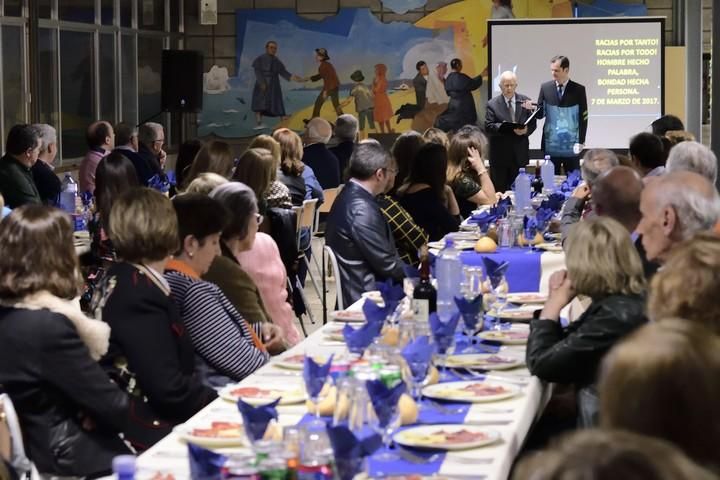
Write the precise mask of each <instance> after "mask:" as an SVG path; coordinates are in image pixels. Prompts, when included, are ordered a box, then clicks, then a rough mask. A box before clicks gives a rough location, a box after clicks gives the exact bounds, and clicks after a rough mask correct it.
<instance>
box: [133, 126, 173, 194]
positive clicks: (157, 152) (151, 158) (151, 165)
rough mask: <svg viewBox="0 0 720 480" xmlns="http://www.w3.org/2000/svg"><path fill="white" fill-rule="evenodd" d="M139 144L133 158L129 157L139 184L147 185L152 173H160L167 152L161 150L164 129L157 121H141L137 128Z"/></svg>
mask: <svg viewBox="0 0 720 480" xmlns="http://www.w3.org/2000/svg"><path fill="white" fill-rule="evenodd" d="M138 140H139V141H140V146H139V148H138V155H137V156H136V157H135V159H133V158H131V157H128V158H130V160H131V161H132V162H133V165H134V166H135V171H136V172H137V176H138V181H139V182H140V185H147V184H148V181H149V180H150V179H151V178H152V177H153V176H154V175H162V173H163V166H164V165H165V159H166V158H167V154H166V153H165V150H163V148H162V147H163V145H165V130H164V129H163V126H162V125H160V124H159V123H153V122H148V123H143V124H142V125H140V129H139V130H138Z"/></svg>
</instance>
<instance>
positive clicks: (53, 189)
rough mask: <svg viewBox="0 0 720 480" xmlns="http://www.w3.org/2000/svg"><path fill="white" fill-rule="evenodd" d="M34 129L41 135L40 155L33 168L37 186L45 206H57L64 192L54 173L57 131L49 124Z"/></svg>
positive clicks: (36, 125) (41, 124)
mask: <svg viewBox="0 0 720 480" xmlns="http://www.w3.org/2000/svg"><path fill="white" fill-rule="evenodd" d="M33 127H34V128H35V129H36V130H37V131H38V132H39V133H40V155H38V159H37V162H35V165H33V166H32V168H31V171H32V175H33V179H34V180H35V186H36V187H37V189H38V193H40V199H41V200H42V202H43V203H44V204H46V205H53V206H57V205H58V202H59V200H60V190H62V182H60V178H59V177H58V176H57V175H56V174H55V172H54V171H53V170H54V168H53V162H54V161H55V157H56V156H57V151H58V148H57V131H56V130H55V128H53V127H51V126H50V125H48V124H47V123H38V124H35V125H33Z"/></svg>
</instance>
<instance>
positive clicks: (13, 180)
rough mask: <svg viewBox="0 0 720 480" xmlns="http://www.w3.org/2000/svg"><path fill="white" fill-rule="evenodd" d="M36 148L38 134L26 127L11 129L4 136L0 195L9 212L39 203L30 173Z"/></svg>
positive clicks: (37, 150) (36, 153) (37, 146)
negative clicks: (9, 209) (28, 204)
mask: <svg viewBox="0 0 720 480" xmlns="http://www.w3.org/2000/svg"><path fill="white" fill-rule="evenodd" d="M40 147H41V142H40V132H38V131H37V129H35V128H34V127H32V126H30V125H26V124H20V125H15V126H14V127H12V128H11V129H10V131H9V132H8V136H7V142H6V143H5V155H3V157H2V158H0V193H2V196H3V197H4V198H5V205H7V206H8V207H9V208H17V207H20V206H22V205H25V204H26V203H42V200H41V199H40V193H38V190H37V187H36V186H35V181H34V180H33V176H32V172H31V170H30V169H31V168H32V166H33V165H35V162H37V159H38V155H39V154H40Z"/></svg>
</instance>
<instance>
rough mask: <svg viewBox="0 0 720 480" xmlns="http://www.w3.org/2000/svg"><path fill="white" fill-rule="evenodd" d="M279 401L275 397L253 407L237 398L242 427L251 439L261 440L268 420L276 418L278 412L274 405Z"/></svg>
mask: <svg viewBox="0 0 720 480" xmlns="http://www.w3.org/2000/svg"><path fill="white" fill-rule="evenodd" d="M279 402H280V399H279V398H276V399H275V401H273V402H270V403H267V404H265V405H260V406H259V407H254V406H252V405H250V404H248V403H245V402H243V401H242V400H241V399H238V401H237V407H238V410H240V415H241V416H242V419H243V428H244V429H245V432H247V435H248V437H250V440H251V441H256V440H261V439H262V438H263V436H264V435H265V430H267V426H268V423H270V420H273V419H275V420H277V418H278V412H277V409H276V408H275V407H277V405H278V403H279Z"/></svg>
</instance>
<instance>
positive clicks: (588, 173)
mask: <svg viewBox="0 0 720 480" xmlns="http://www.w3.org/2000/svg"><path fill="white" fill-rule="evenodd" d="M619 163H620V162H619V161H618V158H617V156H616V155H615V153H613V152H612V151H611V150H605V149H601V148H594V149H592V150H588V151H587V152H586V153H585V155H584V157H583V163H582V167H581V172H582V178H583V180H584V182H583V183H581V184H580V185H578V187H577V188H576V189H575V190H574V191H573V193H572V196H571V197H570V198H568V199H567V201H566V202H565V205H563V209H562V214H561V217H560V228H561V231H562V240H563V243H565V237H567V234H568V230H569V229H570V227H571V226H573V225H574V224H575V223H577V222H579V221H580V219H581V218H582V217H583V216H584V215H587V214H588V213H589V212H586V211H585V207H586V206H590V204H588V203H587V202H588V200H589V199H590V193H591V191H592V187H593V183H595V179H597V177H598V175H600V174H601V173H603V172H605V171H607V170H610V169H611V168H613V167H615V166H617V165H619Z"/></svg>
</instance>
